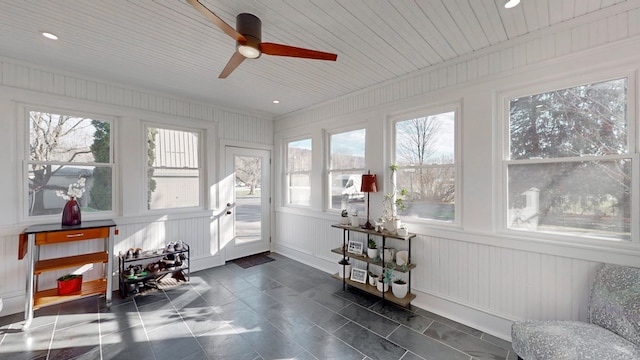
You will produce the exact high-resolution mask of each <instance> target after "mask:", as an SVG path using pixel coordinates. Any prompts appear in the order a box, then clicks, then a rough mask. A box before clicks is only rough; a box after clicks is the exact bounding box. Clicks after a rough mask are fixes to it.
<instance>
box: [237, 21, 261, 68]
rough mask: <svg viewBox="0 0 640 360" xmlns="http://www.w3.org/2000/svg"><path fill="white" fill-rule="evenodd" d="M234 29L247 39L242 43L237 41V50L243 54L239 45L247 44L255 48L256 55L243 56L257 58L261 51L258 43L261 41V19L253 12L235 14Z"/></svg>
mask: <svg viewBox="0 0 640 360" xmlns="http://www.w3.org/2000/svg"><path fill="white" fill-rule="evenodd" d="M236 31H238V32H239V33H240V34H242V35H243V36H244V37H245V38H246V39H247V42H246V43H244V44H243V43H240V42H238V43H237V48H238V51H239V52H240V53H241V54H243V55H245V54H244V53H243V51H242V50H241V49H240V47H241V46H248V47H250V48H253V49H255V50H257V56H246V55H245V56H246V57H250V58H259V57H260V55H261V53H262V51H260V43H261V42H262V21H260V19H259V18H258V17H257V16H255V15H253V14H248V13H242V14H238V16H236Z"/></svg>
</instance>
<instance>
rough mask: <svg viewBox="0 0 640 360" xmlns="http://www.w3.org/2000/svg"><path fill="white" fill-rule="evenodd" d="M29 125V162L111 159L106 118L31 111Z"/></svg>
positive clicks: (108, 127) (108, 126)
mask: <svg viewBox="0 0 640 360" xmlns="http://www.w3.org/2000/svg"><path fill="white" fill-rule="evenodd" d="M29 125H30V126H29V158H30V160H31V161H34V162H40V161H43V162H44V161H50V162H53V161H55V162H84V163H88V162H97V163H110V162H111V140H110V132H111V124H110V123H109V122H108V121H100V120H93V119H89V118H82V117H77V116H70V115H59V114H51V113H45V112H38V111H30V112H29Z"/></svg>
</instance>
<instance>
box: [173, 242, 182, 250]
mask: <svg viewBox="0 0 640 360" xmlns="http://www.w3.org/2000/svg"><path fill="white" fill-rule="evenodd" d="M173 247H174V249H175V251H182V250H183V249H184V246H182V241H178V242H176V243H175V245H174V246H173Z"/></svg>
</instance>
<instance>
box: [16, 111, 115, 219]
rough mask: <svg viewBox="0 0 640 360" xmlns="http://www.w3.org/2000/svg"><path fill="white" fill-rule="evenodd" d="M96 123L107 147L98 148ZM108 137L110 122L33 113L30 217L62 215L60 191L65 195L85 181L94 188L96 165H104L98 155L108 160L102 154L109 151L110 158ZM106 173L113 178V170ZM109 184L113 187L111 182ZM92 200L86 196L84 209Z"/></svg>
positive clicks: (30, 132)
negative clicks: (98, 159)
mask: <svg viewBox="0 0 640 360" xmlns="http://www.w3.org/2000/svg"><path fill="white" fill-rule="evenodd" d="M95 124H100V125H102V126H100V128H101V130H100V134H101V135H100V139H105V138H106V139H107V145H106V146H100V147H94V144H95V143H96V132H97V130H96V126H94V125H95ZM105 124H106V126H105ZM108 137H109V123H108V122H100V121H97V120H93V119H89V118H84V117H78V116H70V115H59V114H53V113H48V112H39V111H31V112H29V161H28V162H29V164H28V174H27V180H28V186H29V215H31V216H33V215H46V214H52V213H58V212H60V211H61V207H62V206H61V204H62V205H63V204H64V201H62V198H57V197H56V192H57V193H58V194H60V193H63V192H65V191H66V190H67V189H68V187H69V185H71V184H72V183H76V182H78V181H79V180H80V179H81V178H84V179H88V180H89V181H87V182H86V186H87V187H91V186H92V184H93V178H92V177H93V172H94V170H95V169H96V166H95V164H96V163H98V162H100V161H96V156H98V157H99V158H104V157H105V156H102V153H103V152H105V151H106V153H107V156H106V157H107V158H108V157H109V154H110V153H109V151H110V150H109V146H108ZM101 141H102V140H101ZM89 164H91V165H89ZM103 173H104V174H107V175H108V176H110V171H109V172H103ZM108 182H109V184H110V182H111V180H110V179H109V181H108ZM84 184H85V183H84V180H83V186H84ZM89 197H90V196H89V195H88V194H86V196H85V199H83V202H82V204H83V205H84V206H88V205H89V202H90V199H88V198H89ZM109 206H110V204H109Z"/></svg>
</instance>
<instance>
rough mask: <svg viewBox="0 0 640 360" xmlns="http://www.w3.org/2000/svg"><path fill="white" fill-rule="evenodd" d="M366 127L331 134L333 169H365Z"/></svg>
mask: <svg viewBox="0 0 640 360" xmlns="http://www.w3.org/2000/svg"><path fill="white" fill-rule="evenodd" d="M365 138H366V131H365V129H360V130H354V131H349V132H344V133H340V134H335V135H331V139H330V143H331V155H330V156H331V165H330V166H331V169H333V170H335V169H363V168H364V166H365V163H364V154H365Z"/></svg>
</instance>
